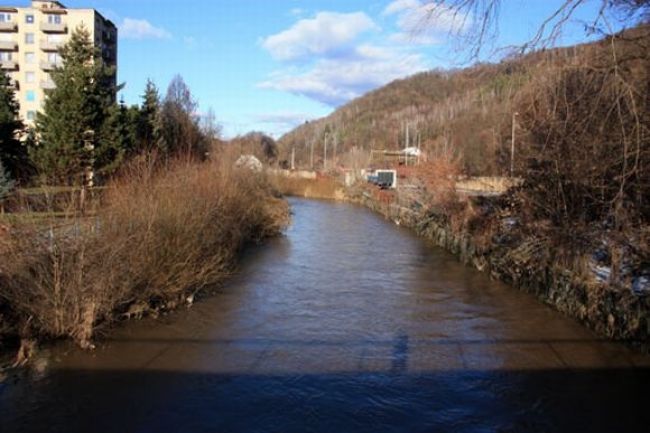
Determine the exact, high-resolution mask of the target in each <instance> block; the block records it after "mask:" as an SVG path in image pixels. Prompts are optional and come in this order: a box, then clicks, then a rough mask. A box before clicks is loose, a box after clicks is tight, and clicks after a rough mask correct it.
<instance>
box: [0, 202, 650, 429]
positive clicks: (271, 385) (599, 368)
mask: <svg viewBox="0 0 650 433" xmlns="http://www.w3.org/2000/svg"><path fill="white" fill-rule="evenodd" d="M291 204H292V208H293V212H294V217H293V224H292V225H291V227H290V228H289V229H288V230H287V233H286V236H283V237H280V238H277V239H274V240H271V241H269V242H267V243H266V244H264V245H262V246H259V247H255V248H251V249H249V250H248V251H247V252H246V254H245V256H244V259H243V261H242V264H241V266H240V269H239V271H238V272H237V274H236V275H234V276H233V278H231V279H230V280H229V282H228V283H227V284H226V285H225V287H223V288H221V289H219V290H218V291H216V293H214V294H212V295H210V296H206V297H204V299H201V300H200V301H199V302H197V303H196V304H195V305H194V306H192V307H191V308H189V309H186V310H182V311H177V312H174V313H172V314H169V315H166V316H163V317H161V318H159V319H157V320H153V319H145V320H141V321H137V322H128V323H124V324H122V325H120V326H118V327H116V328H115V329H111V330H109V331H107V332H106V334H105V336H104V337H103V338H101V339H99V341H98V348H97V349H96V350H95V351H93V352H83V351H80V350H77V349H76V348H74V347H73V346H72V345H71V344H65V343H61V344H58V345H54V346H53V347H50V348H48V349H46V350H45V351H44V352H42V353H41V355H40V357H39V358H38V359H37V360H36V362H35V367H34V368H33V369H31V370H30V371H29V372H27V373H25V374H24V377H20V378H17V379H12V380H5V381H4V382H2V383H0V431H1V432H3V433H8V432H39V433H40V432H62V433H63V432H65V433H76V432H142V433H144V432H152V433H153V432H157V433H159V432H224V433H230V432H260V433H262V432H264V433H267V432H278V433H280V432H282V433H286V432H297V433H305V432H330V433H342V432H409V433H410V432H438V431H453V432H497V431H498V432H561V431H575V432H578V431H586V432H601V431H602V432H608V431H615V432H628V431H639V432H646V431H648V428H649V427H648V426H649V425H650V411H649V410H648V409H647V401H648V397H647V396H648V393H649V392H650V386H649V385H650V370H649V369H648V368H647V367H649V366H650V359H648V358H647V357H644V356H641V355H638V354H635V353H633V352H631V351H629V350H628V349H626V348H624V347H623V346H620V345H617V344H614V343H610V342H607V341H604V340H602V339H601V338H599V337H597V336H595V335H594V334H592V333H591V332H590V331H588V330H586V329H585V328H583V327H582V326H581V325H579V324H577V323H576V322H574V321H573V320H571V319H569V318H566V317H563V316H562V315H561V314H559V313H557V312H555V311H553V310H551V309H550V308H549V307H547V306H545V305H543V304H541V303H540V302H538V301H537V300H535V299H534V298H533V297H531V296H530V295H527V294H524V293H521V292H518V291H516V290H514V289H512V288H510V287H508V286H507V285H504V284H501V283H499V282H495V281H492V280H490V279H489V277H488V276H487V275H485V274H482V273H479V272H477V271H475V270H473V269H470V268H468V267H464V266H463V265H461V264H460V263H459V262H458V261H457V260H456V259H455V258H454V257H453V256H452V255H450V254H448V253H446V252H445V251H443V250H441V249H439V248H436V247H433V246H431V245H428V244H427V243H426V242H425V241H423V240H422V239H419V238H417V237H416V236H414V235H413V234H412V233H411V232H410V231H408V230H406V229H403V228H400V227H396V226H394V225H392V224H391V223H390V222H388V221H386V220H384V219H382V218H381V217H379V216H377V215H375V214H373V213H371V212H370V211H368V210H366V209H364V208H360V207H357V206H353V205H349V204H337V203H330V202H320V201H308V200H301V199H292V200H291Z"/></svg>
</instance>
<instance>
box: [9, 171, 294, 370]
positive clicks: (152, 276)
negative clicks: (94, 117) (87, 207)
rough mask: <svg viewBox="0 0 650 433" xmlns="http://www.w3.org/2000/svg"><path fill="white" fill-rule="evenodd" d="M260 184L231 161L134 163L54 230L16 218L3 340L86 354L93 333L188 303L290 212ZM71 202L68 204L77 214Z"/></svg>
mask: <svg viewBox="0 0 650 433" xmlns="http://www.w3.org/2000/svg"><path fill="white" fill-rule="evenodd" d="M275 195H276V193H275V190H274V189H273V187H272V186H271V184H270V183H269V181H268V179H267V178H266V177H265V176H264V175H262V174H258V173H253V172H250V171H248V170H239V169H235V168H233V164H231V163H230V162H229V161H221V162H210V163H203V164H199V163H196V164H195V163H187V162H177V163H168V164H166V165H165V166H164V167H155V166H154V165H152V164H151V163H150V161H142V162H140V163H137V164H134V165H133V166H131V167H130V168H129V169H128V170H126V171H125V173H124V174H123V175H122V176H121V177H119V178H118V179H116V180H115V181H113V182H112V183H111V184H110V185H109V186H108V187H107V188H106V189H105V191H103V193H102V197H101V200H100V201H98V202H95V203H93V209H92V215H93V216H92V217H88V216H86V214H82V213H79V212H76V213H71V214H70V215H68V216H66V218H65V221H57V222H56V225H55V224H54V223H52V224H42V225H34V224H29V223H22V222H21V220H20V219H16V220H15V221H14V222H13V223H11V224H6V225H5V226H4V227H3V232H2V234H1V235H0V338H2V340H0V342H3V343H5V344H10V343H11V342H12V341H21V347H20V350H19V354H18V357H17V360H16V362H17V363H20V362H22V361H24V360H25V359H26V358H28V357H29V355H30V352H31V351H32V350H33V348H34V345H35V341H36V340H38V339H58V338H70V339H73V340H74V341H75V342H77V344H79V345H80V346H81V347H84V348H90V347H92V341H93V338H94V336H95V334H96V333H97V331H98V330H99V329H101V328H104V327H106V326H107V325H109V324H111V323H113V322H116V321H120V320H125V319H131V318H140V317H143V316H146V315H152V316H155V315H157V314H159V313H161V312H163V311H168V310H172V309H175V308H178V307H180V306H182V305H188V304H191V303H192V302H193V300H194V295H195V294H196V293H197V292H199V291H201V290H203V289H204V288H207V287H210V286H214V285H215V284H218V283H220V282H222V281H223V280H224V279H225V278H226V277H227V276H229V275H230V274H231V272H232V269H233V266H234V265H235V263H236V261H237V259H238V256H239V253H240V251H241V249H242V248H243V246H244V245H246V244H247V243H251V242H258V241H260V240H262V239H265V238H267V237H270V236H275V235H277V234H279V233H280V232H281V231H282V230H283V229H284V227H285V226H286V224H287V222H288V206H287V204H286V202H285V201H283V200H281V199H279V198H277V197H275ZM77 207H78V203H77V204H75V203H71V208H74V209H76V208H77Z"/></svg>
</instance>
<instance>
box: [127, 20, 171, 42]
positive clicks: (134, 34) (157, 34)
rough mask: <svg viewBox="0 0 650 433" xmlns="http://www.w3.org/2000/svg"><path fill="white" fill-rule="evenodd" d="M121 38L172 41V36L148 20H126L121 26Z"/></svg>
mask: <svg viewBox="0 0 650 433" xmlns="http://www.w3.org/2000/svg"><path fill="white" fill-rule="evenodd" d="M119 29H120V33H119V34H120V36H121V37H123V38H127V39H171V37H172V35H171V33H169V32H168V31H167V30H165V29H163V28H162V27H156V26H154V25H153V24H151V23H150V22H149V21H147V20H140V19H135V18H124V20H123V21H122V24H121V25H120V26H119Z"/></svg>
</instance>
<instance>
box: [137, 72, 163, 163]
mask: <svg viewBox="0 0 650 433" xmlns="http://www.w3.org/2000/svg"><path fill="white" fill-rule="evenodd" d="M160 132H161V128H160V95H159V93H158V88H157V87H156V85H155V84H154V83H153V81H151V80H147V85H146V87H145V89H144V95H142V107H141V108H140V113H139V118H138V125H137V143H138V147H139V149H138V150H141V151H152V150H154V149H157V148H158V146H159V144H160Z"/></svg>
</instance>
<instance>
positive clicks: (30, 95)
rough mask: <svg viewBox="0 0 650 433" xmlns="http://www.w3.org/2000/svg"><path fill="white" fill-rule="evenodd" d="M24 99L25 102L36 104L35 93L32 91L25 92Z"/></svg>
mask: <svg viewBox="0 0 650 433" xmlns="http://www.w3.org/2000/svg"><path fill="white" fill-rule="evenodd" d="M25 99H26V100H27V102H36V92H34V91H33V90H28V91H27V92H25Z"/></svg>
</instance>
